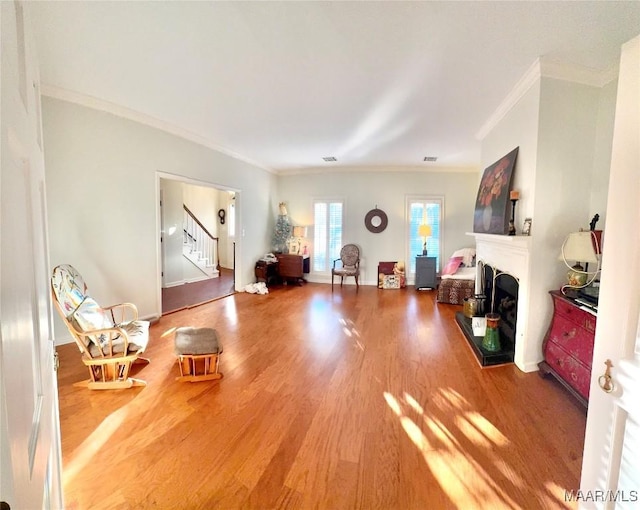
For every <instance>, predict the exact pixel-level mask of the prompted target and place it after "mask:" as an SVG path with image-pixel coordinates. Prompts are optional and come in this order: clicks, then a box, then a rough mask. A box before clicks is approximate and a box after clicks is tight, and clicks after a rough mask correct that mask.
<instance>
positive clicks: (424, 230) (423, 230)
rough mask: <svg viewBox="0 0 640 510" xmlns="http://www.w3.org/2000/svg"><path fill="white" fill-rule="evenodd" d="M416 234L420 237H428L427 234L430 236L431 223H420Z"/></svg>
mask: <svg viewBox="0 0 640 510" xmlns="http://www.w3.org/2000/svg"><path fill="white" fill-rule="evenodd" d="M418 235H419V236H420V237H429V236H431V225H420V226H419V227H418Z"/></svg>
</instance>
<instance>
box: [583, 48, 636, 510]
mask: <svg viewBox="0 0 640 510" xmlns="http://www.w3.org/2000/svg"><path fill="white" fill-rule="evenodd" d="M639 326H640V37H637V38H635V39H633V40H632V41H630V42H628V43H627V44H625V45H624V46H623V47H622V55H621V62H620V78H619V81H618V97H617V103H616V118H615V126H614V135H613V152H612V159H611V176H610V180H609V198H608V206H607V218H606V227H605V232H604V246H603V268H602V285H601V288H600V300H599V306H598V326H597V330H596V339H595V348H594V356H593V373H592V379H591V391H590V396H589V411H588V415H587V430H586V438H585V450H584V458H583V466H582V480H581V487H580V493H578V494H577V496H578V497H577V499H578V501H580V502H581V504H580V507H581V508H638V507H640V461H639V460H638V457H640V330H639ZM607 360H610V361H611V364H612V368H611V371H610V375H611V382H612V384H613V390H612V391H611V392H610V393H607V392H605V391H604V390H603V389H602V388H601V385H605V383H606V380H605V378H604V377H603V375H604V374H605V369H606V365H605V363H606V362H607Z"/></svg>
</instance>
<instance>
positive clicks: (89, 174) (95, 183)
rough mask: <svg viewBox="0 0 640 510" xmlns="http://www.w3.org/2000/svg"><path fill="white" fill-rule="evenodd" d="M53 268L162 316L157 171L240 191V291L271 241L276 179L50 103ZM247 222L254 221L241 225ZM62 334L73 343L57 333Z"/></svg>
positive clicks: (98, 293) (165, 137)
mask: <svg viewBox="0 0 640 510" xmlns="http://www.w3.org/2000/svg"><path fill="white" fill-rule="evenodd" d="M43 124H44V125H43V127H44V143H45V160H46V168H47V175H46V178H47V202H48V209H49V229H50V240H51V243H50V245H51V246H50V248H51V252H50V255H51V265H52V266H55V265H57V264H61V263H70V264H72V265H74V266H75V267H76V268H77V269H78V270H79V271H80V273H81V274H82V275H83V276H84V278H85V280H86V281H87V283H88V285H89V289H90V292H91V294H92V295H93V296H94V297H95V298H96V300H97V301H98V302H100V303H103V304H113V303H118V302H122V301H131V302H134V303H135V304H136V305H138V307H139V310H140V315H141V316H143V317H153V316H158V315H159V314H160V313H161V310H160V253H159V242H158V239H159V230H160V221H159V217H158V214H159V207H158V198H159V197H158V182H159V178H158V176H157V175H158V174H157V173H158V172H166V173H170V174H173V175H176V176H180V177H184V178H185V180H186V181H189V180H195V181H198V182H202V183H206V184H209V185H213V186H218V187H223V188H224V187H229V188H232V189H235V190H238V191H239V192H240V193H239V197H240V198H239V199H238V200H237V202H239V203H238V206H237V207H238V208H239V209H240V211H239V215H238V216H239V218H238V225H239V228H240V231H241V232H244V233H245V236H244V237H242V238H241V239H239V241H241V242H239V243H238V250H237V259H236V263H237V271H236V273H237V281H236V287H237V288H242V287H243V286H244V285H246V284H247V283H249V282H252V281H254V280H255V276H254V264H255V261H256V260H257V259H258V258H259V257H260V256H262V255H263V254H264V252H265V251H266V250H267V249H268V246H269V245H270V242H271V230H272V225H273V222H272V220H270V218H271V214H270V212H271V210H272V208H271V206H272V204H273V203H274V202H275V201H276V199H275V198H274V197H275V187H276V179H275V176H274V175H272V174H271V173H269V172H267V171H265V170H262V169H260V168H257V167H254V166H251V165H249V164H247V163H245V162H243V161H240V160H236V159H233V158H231V157H228V156H226V155H224V154H222V153H219V152H216V151H214V150H211V149H208V148H206V147H203V146H200V145H197V144H194V143H192V142H189V141H186V140H183V139H181V138H178V137H175V136H172V135H169V134H167V133H164V132H161V131H159V130H156V129H153V128H149V127H147V126H143V125H141V124H138V123H135V122H132V121H128V120H125V119H122V118H119V117H116V116H114V115H111V114H108V113H104V112H99V111H95V110H91V109H89V108H85V107H82V106H78V105H75V104H71V103H67V102H64V101H60V100H56V99H51V98H43ZM243 218H249V219H250V221H247V222H246V223H244V222H243ZM58 331H59V332H60V335H57V336H58V338H62V337H67V336H68V335H66V333H65V332H64V330H63V329H62V326H61V325H60V324H58Z"/></svg>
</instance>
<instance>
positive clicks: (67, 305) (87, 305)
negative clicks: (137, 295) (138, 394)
mask: <svg viewBox="0 0 640 510" xmlns="http://www.w3.org/2000/svg"><path fill="white" fill-rule="evenodd" d="M51 295H52V297H53V302H54V304H55V307H56V309H57V310H58V312H59V313H60V316H61V317H62V320H63V321H64V323H65V324H66V326H67V328H68V329H69V332H70V333H71V335H72V336H73V338H74V339H75V341H76V344H77V346H78V348H79V349H80V352H81V353H82V362H83V363H84V364H85V365H86V366H87V367H88V368H89V375H90V376H91V379H90V380H89V381H87V386H88V388H89V389H91V390H110V389H121V388H131V387H132V386H145V385H146V383H145V382H144V381H142V380H140V379H133V378H131V377H129V370H130V369H131V365H132V364H133V363H149V360H148V359H145V358H141V357H140V356H141V355H142V353H143V352H144V350H145V348H146V347H147V342H148V340H149V322H148V321H140V320H138V309H137V308H136V306H135V305H134V304H132V303H121V304H118V305H113V306H109V307H107V308H101V307H100V306H99V305H98V303H96V302H95V301H94V300H93V299H92V298H91V297H90V296H89V293H88V292H87V286H86V284H85V283H84V280H83V279H82V277H81V276H80V274H79V273H78V272H77V271H76V270H75V269H74V268H73V267H72V266H70V265H66V264H65V265H60V266H57V267H56V268H54V270H53V274H52V275H51Z"/></svg>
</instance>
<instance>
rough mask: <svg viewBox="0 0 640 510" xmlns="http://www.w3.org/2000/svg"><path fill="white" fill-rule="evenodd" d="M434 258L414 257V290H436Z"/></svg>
mask: <svg viewBox="0 0 640 510" xmlns="http://www.w3.org/2000/svg"><path fill="white" fill-rule="evenodd" d="M436 283H437V282H436V258H435V257H425V256H423V255H418V256H417V257H416V289H435V288H436Z"/></svg>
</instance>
